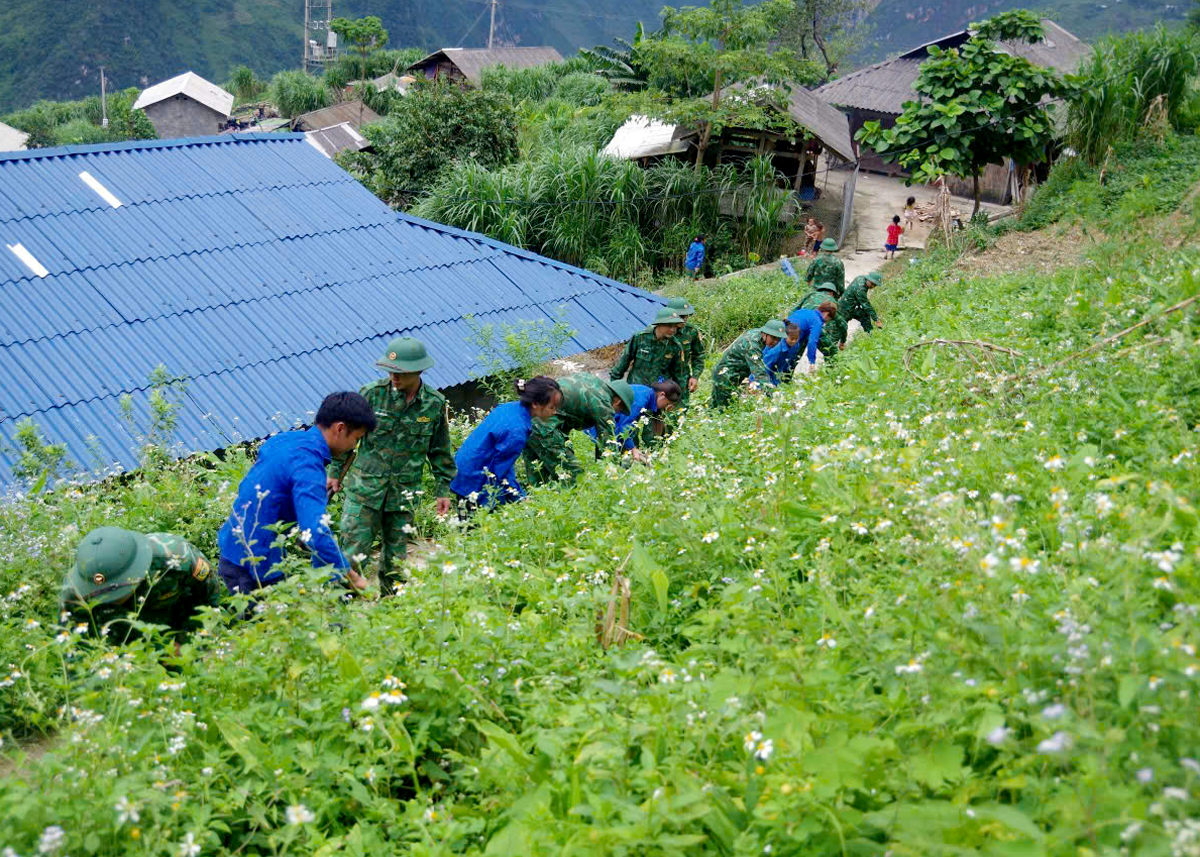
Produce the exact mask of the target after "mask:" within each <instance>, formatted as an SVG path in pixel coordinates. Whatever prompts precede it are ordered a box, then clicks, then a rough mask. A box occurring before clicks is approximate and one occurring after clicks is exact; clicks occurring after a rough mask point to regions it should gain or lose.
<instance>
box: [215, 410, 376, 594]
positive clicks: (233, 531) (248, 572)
mask: <svg viewBox="0 0 1200 857" xmlns="http://www.w3.org/2000/svg"><path fill="white" fill-rule="evenodd" d="M314 422H315V424H314V425H313V427H312V428H310V429H308V430H307V431H289V432H285V433H283V434H279V435H275V437H272V438H270V439H269V440H268V441H267V442H266V443H264V444H263V445H262V449H260V450H259V452H258V460H257V461H255V462H254V466H253V467H252V468H250V472H249V473H247V474H246V476H245V477H244V478H243V479H242V482H241V484H240V485H239V486H238V494H237V498H236V499H235V500H234V501H233V511H232V513H231V514H230V515H229V519H228V520H227V521H226V522H225V524H224V526H222V527H221V531H220V532H219V533H218V534H217V543H218V545H219V546H220V549H221V561H220V564H219V566H218V569H217V570H218V572H219V573H220V575H221V579H222V580H223V581H224V582H225V586H226V587H227V588H228V589H229V591H230V592H232V593H234V594H236V593H239V592H243V593H245V592H252V591H254V590H255V589H260V588H261V587H264V586H270V585H272V584H274V583H278V582H279V581H281V580H283V576H284V575H283V572H282V571H278V570H277V569H276V568H275V566H276V564H278V563H279V561H280V560H281V559H283V555H284V550H283V548H280V547H272V542H274V541H275V539H276V538H277V533H276V532H275V531H273V530H272V529H269V528H271V527H274V528H275V529H276V530H279V531H280V532H285V533H286V532H287V530H288V529H290V528H291V526H292V525H293V524H294V525H295V527H296V529H297V530H298V531H299V532H298V537H299V539H300V541H302V542H303V543H304V544H306V545H307V546H308V548H309V550H310V551H312V562H313V565H314V566H317V567H318V568H319V567H321V566H326V565H329V566H333V568H334V573H333V576H334V579H336V580H339V581H340V580H341V577H342V572H345V573H346V576H347V577H348V579H349V581H350V584H351V585H352V586H353V587H354V588H355V589H364V588H366V585H367V582H366V580H365V579H364V578H363V577H362V576H361V575H360V574H359V573H358V572H357V571H355V570H354V569H352V568H351V567H350V562H349V561H348V560H347V559H346V556H345V554H343V553H342V551H341V548H339V547H338V543H337V540H336V539H335V538H334V537H333V532H332V531H331V530H330V528H329V514H328V512H327V511H326V504H327V503H328V488H329V482H330V480H329V479H328V477H327V476H326V473H325V468H326V466H328V464H329V462H330V460H331V459H332V456H333V455H339V456H341V455H345V454H347V453H349V452H350V451H351V450H352V449H354V447H355V445H356V444H357V443H358V441H359V438H361V437H362V436H363V435H365V434H367V433H368V432H370V431H371V430H372V429H374V428H375V411H374V409H373V408H372V407H371V405H370V404H369V403H368V402H367V400H366V399H364V398H363V397H362V396H360V395H359V394H358V393H332V394H330V395H328V396H326V397H325V401H323V402H322V403H321V407H320V409H319V410H318V411H317V417H316V420H315V421H314ZM278 525H282V527H283V529H280V527H279V526H278Z"/></svg>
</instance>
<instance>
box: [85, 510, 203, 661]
mask: <svg viewBox="0 0 1200 857" xmlns="http://www.w3.org/2000/svg"><path fill="white" fill-rule="evenodd" d="M146 538H147V539H148V540H149V541H150V548H151V550H152V552H153V553H152V557H151V560H150V568H149V570H148V571H147V572H146V576H145V577H144V578H143V579H142V580H141V582H140V583H138V584H137V586H135V587H134V588H133V597H131V598H126V599H125V600H124V601H122V602H120V603H109V604H97V605H96V606H95V607H94V608H93V609H92V610H91V613H90V616H89V611H88V609H87V602H88V598H89V597H90V596H91V595H92V594H93V593H94V592H95V591H96V590H99V589H101V588H102V587H103V585H104V584H103V583H102V582H101V583H97V584H95V585H94V586H93V587H90V588H85V589H82V590H78V589H76V588H75V586H74V585H73V584H71V583H70V582H69V581H70V580H71V578H72V576H73V573H72V572H68V575H67V579H66V581H64V584H63V590H62V594H61V605H62V609H63V610H65V611H67V612H69V613H70V614H71V615H72V617H74V619H75V621H77V622H82V623H88V624H93V625H94V628H93V630H98V629H99V628H100V626H102V625H104V624H105V623H106V622H111V621H112V620H113V619H117V618H130V619H139V620H140V621H142V622H149V623H151V624H154V625H166V626H168V627H169V628H171V629H172V630H174V631H185V630H188V629H189V628H190V627H194V626H195V624H196V623H195V621H194V620H193V617H192V614H193V613H194V612H195V610H196V608H197V607H203V606H210V607H216V606H217V605H218V604H219V603H220V601H221V583H220V580H218V578H217V570H216V569H215V568H213V566H212V565H211V564H209V562H208V560H207V559H206V558H205V556H204V554H202V553H200V551H198V550H197V549H196V548H195V547H194V546H193V545H192V544H190V543H189V542H188V541H187V540H185V539H183V538H181V537H179V536H177V535H175V534H174V533H147V534H146ZM143 599H144V600H143ZM139 608H140V609H139ZM122 624H124V623H122ZM127 638H128V637H127V630H126V629H123V628H117V629H114V630H112V631H110V634H109V639H111V640H113V641H114V642H121V641H123V640H125V639H127Z"/></svg>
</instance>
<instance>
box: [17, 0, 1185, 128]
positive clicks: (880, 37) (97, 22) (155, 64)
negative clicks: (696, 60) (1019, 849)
mask: <svg viewBox="0 0 1200 857" xmlns="http://www.w3.org/2000/svg"><path fill="white" fill-rule="evenodd" d="M692 2H697V0H692ZM1187 4H1188V0H1177V5H1171V4H1164V3H1162V2H1161V0H1157V2H1151V0H1107V2H1103V3H1098V2H1090V1H1089V2H1085V0H1056V2H1053V3H1048V4H1041V5H1040V6H1036V7H1035V8H1038V9H1039V10H1040V11H1043V12H1045V13H1047V14H1049V15H1050V16H1051V17H1054V18H1055V19H1056V20H1058V21H1059V22H1060V23H1062V24H1063V26H1065V27H1066V28H1067V29H1069V30H1071V31H1072V32H1074V33H1076V34H1077V35H1078V36H1080V38H1083V39H1085V40H1089V41H1090V40H1093V39H1095V38H1097V37H1099V36H1101V35H1103V34H1104V33H1106V32H1109V31H1122V30H1127V29H1131V28H1136V27H1143V26H1148V25H1150V24H1153V23H1154V22H1155V21H1158V20H1164V21H1171V20H1178V19H1182V17H1183V16H1184V14H1185V11H1186V8H1187ZM678 5H686V4H685V3H680V4H678ZM1022 5H1024V6H1031V5H1033V4H1030V3H1028V2H1026V3H1022V2H1019V0H991V2H984V0H981V1H980V2H974V3H973V4H970V5H969V4H968V3H964V2H957V0H915V2H914V0H881V2H879V5H878V6H877V7H876V8H875V9H874V11H873V12H872V13H871V14H870V15H869V16H868V18H867V21H866V25H867V27H868V30H867V31H866V32H868V33H869V34H870V36H869V37H868V38H867V39H865V40H864V45H863V47H862V49H861V50H860V52H859V59H860V60H862V61H874V60H877V59H881V58H883V57H886V56H888V55H889V54H894V53H896V52H898V51H900V50H904V49H906V48H909V47H912V46H914V45H917V44H920V43H922V42H925V41H928V40H930V39H933V38H936V37H938V36H940V35H943V34H945V33H948V32H951V31H953V30H957V29H961V28H962V27H963V26H964V25H965V24H967V23H969V22H971V21H974V20H979V19H980V18H984V17H987V16H988V15H989V14H993V13H995V12H998V11H1002V10H1004V9H1010V8H1014V7H1017V6H1022ZM662 6H663V2H662V0H588V2H586V3H579V2H577V0H501V4H500V12H499V14H498V16H497V17H498V21H497V24H498V26H497V30H498V37H499V38H500V39H502V40H503V42H504V43H506V44H519V45H542V44H548V45H553V46H555V47H557V48H558V49H559V50H560V51H561V52H562V53H563V54H564V55H565V54H568V53H571V52H573V51H574V50H575V49H576V48H578V47H580V46H591V45H595V44H605V43H608V42H609V41H610V40H611V39H613V38H614V37H617V36H622V37H626V38H628V37H630V36H631V34H632V32H633V30H634V28H635V26H636V24H637V22H638V21H639V20H641V21H645V22H646V24H647V26H648V27H653V26H654V25H656V24H657V22H658V20H659V18H658V13H659V10H660V9H661V8H662ZM334 14H335V15H343V16H347V17H357V16H361V15H378V16H379V17H380V18H382V19H383V22H384V26H385V27H387V28H388V30H389V32H390V35H391V40H390V46H391V47H409V46H413V47H422V48H429V49H433V48H438V47H443V46H447V45H449V46H453V45H459V44H461V45H463V46H466V47H477V46H480V45H483V44H485V43H486V40H487V27H488V2H487V0H334ZM303 21H304V2H303V0H109V2H96V0H0V113H2V112H6V111H9V110H13V109H16V108H20V107H24V106H27V105H28V104H30V103H32V102H33V101H35V100H37V99H39V98H50V99H66V98H79V97H83V96H86V95H93V94H98V93H99V88H100V83H99V66H100V65H104V67H105V72H106V74H107V75H108V77H109V79H110V80H111V86H113V87H117V88H123V87H127V86H139V87H144V86H148V85H149V84H152V83H155V82H157V81H159V80H162V79H164V78H167V77H171V76H173V75H176V74H179V73H181V72H184V71H187V70H188V69H192V70H194V71H196V72H198V73H199V74H201V75H203V76H204V77H207V78H209V79H210V80H213V81H215V82H218V83H219V82H223V81H224V80H226V78H227V77H228V75H229V72H230V70H231V69H232V68H233V67H234V66H237V65H240V64H246V65H249V66H250V67H251V68H253V69H254V70H255V71H256V72H258V73H259V74H260V75H261V76H269V75H271V74H273V73H274V72H276V71H279V70H280V69H284V68H295V67H297V66H298V65H299V64H300V56H301V52H300V45H301V40H300V39H301V30H302V29H303Z"/></svg>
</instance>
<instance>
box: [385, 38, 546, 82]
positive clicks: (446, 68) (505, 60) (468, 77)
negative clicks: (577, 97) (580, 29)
mask: <svg viewBox="0 0 1200 857" xmlns="http://www.w3.org/2000/svg"><path fill="white" fill-rule="evenodd" d="M562 61H563V58H562V54H560V53H559V52H558V51H556V50H555V49H554V48H548V47H540V48H442V49H441V50H440V51H434V52H433V53H431V54H430V55H429V56H427V57H425V58H424V59H420V60H417V61H416V62H415V63H413V64H412V65H410V66H409V67H408V71H409V72H410V73H412V74H414V75H416V76H417V77H424V78H425V79H427V80H456V81H464V82H466V83H469V84H470V85H471V86H479V84H480V81H481V80H482V77H483V70H484V69H485V68H490V67H491V66H497V65H502V66H504V67H505V68H534V67H536V66H540V65H548V64H549V63H552V62H562Z"/></svg>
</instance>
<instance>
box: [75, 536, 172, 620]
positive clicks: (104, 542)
mask: <svg viewBox="0 0 1200 857" xmlns="http://www.w3.org/2000/svg"><path fill="white" fill-rule="evenodd" d="M153 559H154V549H153V548H152V547H151V546H150V540H149V539H147V538H146V537H145V536H143V535H142V534H141V533H135V532H131V531H130V530H123V529H121V528H120V527H97V528H96V529H94V530H92V531H91V532H90V533H88V534H87V535H86V536H84V537H83V541H81V542H80V543H79V546H78V547H77V548H76V549H75V566H74V567H73V568H72V569H71V571H70V572H69V573H68V574H67V579H66V580H64V581H63V589H62V600H63V603H64V604H67V605H70V606H83V605H86V604H97V603H99V604H115V603H119V602H121V601H124V600H125V599H127V598H128V597H129V596H130V595H132V594H133V590H134V589H136V588H137V586H138V584H139V583H141V582H142V581H143V580H145V579H146V572H148V571H149V570H150V563H151V560H153Z"/></svg>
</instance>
